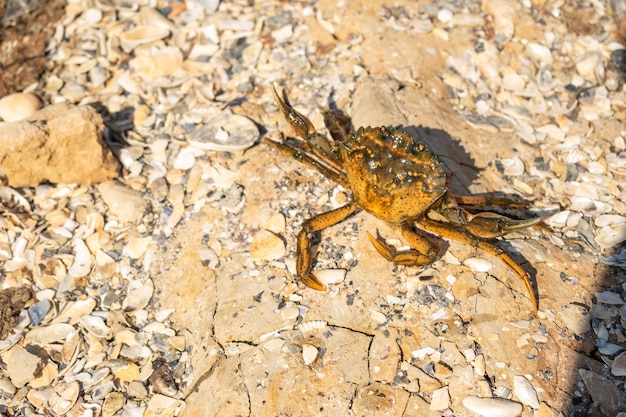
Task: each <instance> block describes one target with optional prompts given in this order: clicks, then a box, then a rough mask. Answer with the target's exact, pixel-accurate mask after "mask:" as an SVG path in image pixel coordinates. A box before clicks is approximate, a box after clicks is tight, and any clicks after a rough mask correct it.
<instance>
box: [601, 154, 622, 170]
mask: <svg viewBox="0 0 626 417" xmlns="http://www.w3.org/2000/svg"><path fill="white" fill-rule="evenodd" d="M604 158H605V160H606V164H607V165H608V166H609V171H611V172H615V173H617V174H626V152H620V153H619V154H615V153H609V154H607V155H606V156H605V157H604Z"/></svg>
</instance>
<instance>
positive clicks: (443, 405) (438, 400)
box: [429, 387, 450, 411]
mask: <svg viewBox="0 0 626 417" xmlns="http://www.w3.org/2000/svg"><path fill="white" fill-rule="evenodd" d="M449 406H450V394H449V393H448V387H443V388H439V389H438V390H435V391H433V396H432V399H431V400H430V407H429V408H430V409H431V410H433V411H434V410H446V409H447V408H448V407H449Z"/></svg>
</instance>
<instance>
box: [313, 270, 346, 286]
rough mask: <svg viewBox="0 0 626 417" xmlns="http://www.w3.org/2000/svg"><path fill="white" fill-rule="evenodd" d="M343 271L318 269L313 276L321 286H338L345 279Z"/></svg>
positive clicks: (344, 271)
mask: <svg viewBox="0 0 626 417" xmlns="http://www.w3.org/2000/svg"><path fill="white" fill-rule="evenodd" d="M347 272H348V271H346V270H345V269H318V270H316V271H315V276H316V277H317V278H318V279H319V280H320V281H321V282H322V283H323V284H339V283H340V282H343V280H344V279H345V278H346V273H347Z"/></svg>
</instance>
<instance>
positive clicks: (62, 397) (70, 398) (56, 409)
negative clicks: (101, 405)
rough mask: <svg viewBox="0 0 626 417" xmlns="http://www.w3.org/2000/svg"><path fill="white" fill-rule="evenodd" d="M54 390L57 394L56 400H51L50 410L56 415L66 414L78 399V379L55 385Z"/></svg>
mask: <svg viewBox="0 0 626 417" xmlns="http://www.w3.org/2000/svg"><path fill="white" fill-rule="evenodd" d="M56 392H57V393H58V394H59V396H58V397H56V401H52V402H51V404H50V405H51V406H52V412H53V413H54V414H55V415H58V416H64V415H67V414H68V412H69V411H70V410H71V409H72V407H74V404H76V401H77V400H78V394H80V384H79V382H78V381H72V382H70V383H68V384H62V385H60V386H57V387H56Z"/></svg>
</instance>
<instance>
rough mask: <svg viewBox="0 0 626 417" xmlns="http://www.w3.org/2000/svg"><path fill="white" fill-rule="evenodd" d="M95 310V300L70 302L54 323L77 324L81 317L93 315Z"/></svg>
mask: <svg viewBox="0 0 626 417" xmlns="http://www.w3.org/2000/svg"><path fill="white" fill-rule="evenodd" d="M94 308H96V300H94V299H93V298H88V299H85V300H76V301H68V303H67V304H66V305H65V306H64V307H63V309H62V310H61V311H60V312H59V314H58V315H57V316H56V317H55V318H54V320H52V323H69V324H76V323H78V320H80V318H81V317H83V316H86V315H87V314H91V312H92V311H93V310H94Z"/></svg>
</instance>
